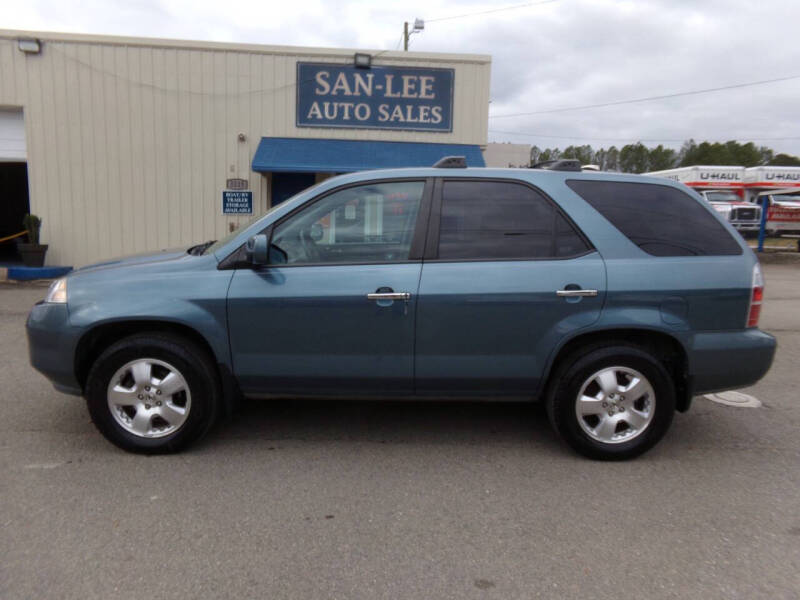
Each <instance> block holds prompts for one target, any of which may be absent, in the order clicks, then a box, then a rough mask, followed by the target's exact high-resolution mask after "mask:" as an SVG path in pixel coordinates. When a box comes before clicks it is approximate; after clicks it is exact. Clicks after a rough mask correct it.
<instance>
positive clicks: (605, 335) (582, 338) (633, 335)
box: [542, 328, 692, 412]
mask: <svg viewBox="0 0 800 600" xmlns="http://www.w3.org/2000/svg"><path fill="white" fill-rule="evenodd" d="M614 342H617V343H620V342H621V343H627V344H632V345H634V346H639V347H640V348H643V349H645V350H647V351H649V352H651V353H652V354H654V355H655V356H657V357H658V358H659V359H661V360H662V362H663V363H664V367H665V368H666V369H667V371H668V372H669V374H670V375H671V376H672V378H673V380H674V382H675V391H676V393H677V398H676V409H677V410H678V411H679V412H686V411H687V410H688V409H689V406H690V404H691V400H692V396H691V384H690V383H691V382H690V379H689V374H688V355H687V352H686V348H685V347H684V345H683V343H682V342H681V341H680V340H679V339H678V338H676V337H675V336H672V335H670V334H669V333H666V332H664V331H661V330H658V329H647V328H607V329H600V330H592V331H589V332H585V333H579V334H577V335H574V336H573V337H571V338H568V339H566V340H564V341H563V342H562V344H561V346H560V347H559V348H558V349H557V350H556V351H555V352H554V353H553V354H552V357H551V359H550V360H549V362H548V364H547V368H546V371H545V373H546V375H545V380H544V381H545V384H544V385H543V386H542V390H544V391H545V393H549V390H550V389H551V384H552V383H553V380H554V378H555V377H556V376H557V374H558V370H559V365H560V364H561V363H562V362H563V361H564V360H565V359H567V358H568V357H569V356H572V355H574V354H575V353H577V352H579V351H580V350H581V349H583V348H586V347H588V346H597V345H601V344H605V343H614Z"/></svg>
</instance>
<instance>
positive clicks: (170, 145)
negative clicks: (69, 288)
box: [0, 30, 491, 266]
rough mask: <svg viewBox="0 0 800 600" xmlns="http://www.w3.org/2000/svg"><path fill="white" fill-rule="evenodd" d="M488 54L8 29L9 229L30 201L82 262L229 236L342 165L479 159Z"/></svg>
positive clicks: (4, 94) (1, 116) (1, 84)
mask: <svg viewBox="0 0 800 600" xmlns="http://www.w3.org/2000/svg"><path fill="white" fill-rule="evenodd" d="M490 67H491V59H490V57H488V56H482V55H465V54H424V53H417V52H392V51H356V50H346V49H320V48H300V47H286V46H261V45H243V44H223V43H210V42H187V41H176V40H161V39H142V38H123V37H107V36H90V35H72V34H61V33H41V32H21V31H2V30H0V238H3V237H7V236H9V235H12V234H15V233H17V232H19V231H20V230H21V229H22V217H23V216H24V215H25V214H26V213H28V212H31V213H33V214H36V215H38V216H39V217H41V218H42V221H43V223H42V231H41V242H42V243H45V244H49V246H50V248H49V250H48V254H47V263H48V264H66V265H75V266H80V265H83V264H87V263H90V262H95V261H99V260H102V259H104V258H108V257H113V256H119V255H124V254H131V253H137V252H145V251H150V250H158V249H162V248H174V247H179V246H182V245H185V246H188V245H190V244H191V243H194V242H201V241H204V240H209V239H215V238H219V237H221V236H223V235H224V234H226V233H227V232H229V231H230V230H232V229H234V228H236V227H239V226H240V225H241V224H242V223H244V222H246V221H247V220H248V219H249V218H251V216H252V215H258V214H261V213H263V212H265V211H266V210H267V209H269V208H270V207H271V206H274V205H276V204H278V203H280V202H282V201H284V200H286V199H287V198H288V197H290V196H291V195H293V194H294V193H296V192H298V191H300V190H302V189H305V188H306V187H308V186H310V185H312V184H314V183H315V182H318V181H320V180H323V179H325V178H327V177H330V176H332V175H335V174H337V173H346V172H352V171H359V170H364V169H372V168H381V167H401V166H429V165H431V164H433V163H434V162H435V161H436V160H438V159H439V158H441V157H442V156H446V155H453V154H457V155H464V156H466V157H467V162H468V164H470V165H471V166H483V165H484V158H483V155H482V153H481V151H482V149H484V148H485V147H486V144H487V123H488V120H487V118H488V110H489V76H490ZM13 251H14V248H13V244H8V243H5V244H0V261H2V260H3V259H6V260H8V259H9V258H12V257H11V253H13Z"/></svg>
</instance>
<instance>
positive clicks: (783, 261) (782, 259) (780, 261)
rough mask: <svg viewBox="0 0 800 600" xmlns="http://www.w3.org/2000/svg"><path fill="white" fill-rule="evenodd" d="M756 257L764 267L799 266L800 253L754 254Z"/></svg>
mask: <svg viewBox="0 0 800 600" xmlns="http://www.w3.org/2000/svg"><path fill="white" fill-rule="evenodd" d="M756 256H757V257H758V261H759V262H760V263H762V264H765V265H800V252H761V253H760V254H759V253H758V252H756Z"/></svg>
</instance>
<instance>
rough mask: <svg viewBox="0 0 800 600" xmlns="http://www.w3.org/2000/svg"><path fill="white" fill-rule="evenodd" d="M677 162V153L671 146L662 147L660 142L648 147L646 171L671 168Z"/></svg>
mask: <svg viewBox="0 0 800 600" xmlns="http://www.w3.org/2000/svg"><path fill="white" fill-rule="evenodd" d="M677 162H678V153H677V152H675V150H673V149H672V148H664V146H662V145H661V144H659V145H658V146H656V147H655V148H651V149H650V153H649V156H648V165H647V170H648V171H663V170H664V169H671V168H672V167H674V166H675V165H676V164H677Z"/></svg>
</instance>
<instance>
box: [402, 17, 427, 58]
mask: <svg viewBox="0 0 800 600" xmlns="http://www.w3.org/2000/svg"><path fill="white" fill-rule="evenodd" d="M424 29H425V21H424V20H423V19H414V28H413V29H412V30H411V31H409V30H408V21H406V22H405V23H403V50H404V51H405V52H408V38H410V37H411V36H412V35H414V34H415V33H420V32H421V31H422V30H424Z"/></svg>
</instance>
